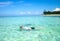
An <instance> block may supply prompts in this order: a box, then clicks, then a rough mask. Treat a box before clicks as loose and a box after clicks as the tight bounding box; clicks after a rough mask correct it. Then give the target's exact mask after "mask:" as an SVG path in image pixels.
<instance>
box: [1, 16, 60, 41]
mask: <svg viewBox="0 0 60 41" xmlns="http://www.w3.org/2000/svg"><path fill="white" fill-rule="evenodd" d="M28 24H30V25H31V26H34V27H35V28H36V30H31V31H25V30H23V31H20V28H19V27H20V26H21V25H28ZM0 41H60V17H57V16H56V17H52V16H50V17H48V16H21V17H0Z"/></svg>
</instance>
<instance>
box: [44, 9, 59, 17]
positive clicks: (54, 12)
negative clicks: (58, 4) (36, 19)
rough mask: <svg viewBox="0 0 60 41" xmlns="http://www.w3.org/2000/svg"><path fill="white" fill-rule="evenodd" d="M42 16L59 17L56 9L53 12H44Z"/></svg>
mask: <svg viewBox="0 0 60 41" xmlns="http://www.w3.org/2000/svg"><path fill="white" fill-rule="evenodd" d="M43 14H44V15H46V16H60V9H59V8H56V9H55V10H54V11H44V12H43Z"/></svg>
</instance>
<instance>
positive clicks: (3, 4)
mask: <svg viewBox="0 0 60 41" xmlns="http://www.w3.org/2000/svg"><path fill="white" fill-rule="evenodd" d="M12 3H13V2H10V1H8V2H0V7H3V6H8V5H11V4H12Z"/></svg>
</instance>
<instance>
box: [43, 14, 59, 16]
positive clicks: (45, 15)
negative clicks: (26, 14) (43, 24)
mask: <svg viewBox="0 0 60 41" xmlns="http://www.w3.org/2000/svg"><path fill="white" fill-rule="evenodd" d="M43 16H60V14H51V15H49V14H47V15H43Z"/></svg>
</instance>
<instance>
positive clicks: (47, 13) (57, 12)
mask: <svg viewBox="0 0 60 41" xmlns="http://www.w3.org/2000/svg"><path fill="white" fill-rule="evenodd" d="M43 13H44V15H52V14H53V15H56V14H58V15H60V11H53V12H51V11H44V12H43Z"/></svg>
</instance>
